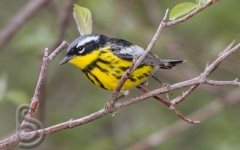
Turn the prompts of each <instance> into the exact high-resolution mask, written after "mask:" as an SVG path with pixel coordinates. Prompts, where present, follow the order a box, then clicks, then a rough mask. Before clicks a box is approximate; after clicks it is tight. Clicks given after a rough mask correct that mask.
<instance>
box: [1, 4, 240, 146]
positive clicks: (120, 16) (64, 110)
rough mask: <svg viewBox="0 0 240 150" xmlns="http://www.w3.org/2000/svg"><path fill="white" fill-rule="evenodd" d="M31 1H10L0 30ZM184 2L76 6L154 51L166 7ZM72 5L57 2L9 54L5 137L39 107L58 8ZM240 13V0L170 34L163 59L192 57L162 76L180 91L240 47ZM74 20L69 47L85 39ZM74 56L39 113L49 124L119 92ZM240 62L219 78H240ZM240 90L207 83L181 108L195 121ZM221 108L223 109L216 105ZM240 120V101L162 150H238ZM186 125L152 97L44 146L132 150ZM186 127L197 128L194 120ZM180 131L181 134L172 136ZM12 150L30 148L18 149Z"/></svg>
mask: <svg viewBox="0 0 240 150" xmlns="http://www.w3.org/2000/svg"><path fill="white" fill-rule="evenodd" d="M28 2H29V1H26V0H18V1H15V0H1V1H0V19H1V21H0V31H1V30H3V29H4V28H5V27H6V26H7V25H8V23H9V22H10V21H11V19H12V18H13V17H14V16H15V15H16V14H17V13H18V12H19V10H20V9H22V8H23V7H24V5H26V3H28ZM182 2H185V1H183V0H175V1H157V0H121V1H119V0H104V1H102V0H91V1H90V0H76V1H75V2H74V3H76V4H78V5H81V6H83V7H87V8H89V9H90V11H91V12H92V17H93V33H99V34H104V35H107V36H110V37H117V38H123V39H125V40H127V41H130V42H132V43H134V44H137V45H139V46H141V47H143V48H146V47H147V45H148V43H149V42H150V41H151V38H152V37H153V35H154V33H155V32H156V30H157V27H158V25H159V23H160V21H161V20H162V18H163V15H164V13H165V11H166V9H167V8H169V9H171V8H173V7H174V6H175V5H177V4H179V3H182ZM192 2H195V1H194V0H192ZM65 3H67V1H63V0H54V1H50V2H49V3H48V4H47V5H45V6H44V7H42V8H41V10H40V11H38V12H37V13H36V14H35V15H34V16H33V17H32V18H30V19H29V20H28V21H27V22H24V24H23V26H22V27H21V28H20V29H19V30H18V31H17V32H16V33H15V34H14V36H13V37H12V39H11V40H9V41H8V43H6V45H5V46H3V47H1V48H0V89H5V90H1V92H0V122H1V123H0V139H1V140H2V139H4V138H5V137H8V136H9V135H11V134H13V133H14V132H15V130H16V129H15V128H16V115H15V112H16V109H17V107H18V106H19V105H20V104H29V103H30V99H31V97H32V96H33V92H34V90H35V86H36V82H37V79H38V74H39V69H40V64H41V60H42V58H41V56H42V54H43V51H44V48H46V47H52V45H53V44H54V43H55V41H56V40H57V39H58V35H59V14H60V13H59V12H58V11H60V12H62V11H64V9H63V5H65ZM239 6H240V3H239V0H231V1H224V0H222V1H220V2H218V3H216V4H214V5H213V6H211V7H209V8H207V9H205V10H204V11H202V12H201V13H199V14H197V15H196V16H194V17H193V18H192V19H190V20H188V21H186V22H184V23H181V24H179V25H175V26H172V27H169V28H165V29H164V31H163V33H162V34H161V36H160V38H159V40H158V42H157V43H156V45H155V47H154V48H153V50H152V52H154V53H155V54H157V55H158V56H159V57H161V58H170V59H185V60H187V62H186V63H184V64H182V65H179V66H178V67H177V68H176V69H174V70H159V71H158V72H157V73H156V74H155V76H157V77H158V78H159V79H160V80H161V81H163V82H165V83H170V84H174V83H177V82H181V81H184V80H188V79H191V78H194V77H196V76H198V75H199V74H200V73H201V72H203V70H204V68H205V66H206V64H207V63H211V62H212V61H213V60H215V59H216V58H217V56H218V54H219V53H220V52H221V51H223V50H224V48H225V47H227V45H229V44H230V43H231V42H232V41H233V40H234V39H236V43H239V42H240V40H239V39H240V19H239V18H240V13H239V12H240V10H239ZM60 15H61V14H60ZM70 17H71V18H70V19H69V21H68V25H67V27H66V31H63V33H64V40H66V41H68V42H71V41H72V40H74V39H75V38H76V37H78V36H79V32H78V30H77V26H76V24H75V21H74V19H73V17H72V15H71V14H70ZM64 56H65V51H64V52H61V53H60V54H59V55H58V56H57V57H56V58H55V59H54V60H53V61H52V62H51V64H50V65H49V67H48V70H47V75H46V81H45V84H46V86H45V89H44V90H43V94H42V95H41V97H42V99H41V101H40V107H39V108H38V112H37V114H36V115H35V118H37V119H39V120H41V121H42V122H43V123H44V126H45V127H49V126H52V125H55V124H58V123H62V122H65V121H68V120H70V119H77V118H81V117H83V116H86V115H88V114H91V113H93V112H95V111H98V110H100V109H102V108H103V106H104V104H105V103H106V102H107V101H108V100H109V99H110V97H111V91H106V90H103V89H100V88H98V87H96V86H94V85H93V84H92V83H91V82H89V81H88V80H86V78H85V77H84V76H83V74H82V73H81V71H80V70H79V69H78V68H76V67H75V66H73V65H70V64H66V65H63V66H59V65H58V64H59V62H60V61H61V59H62V58H63V57H64ZM239 58H240V52H237V53H236V54H234V55H233V56H231V57H230V58H228V59H227V60H226V61H224V62H223V63H222V64H221V65H220V66H219V68H218V69H217V70H216V71H215V72H214V73H213V74H212V75H211V76H210V77H209V78H211V79H215V80H234V79H235V78H239V75H240V65H239ZM4 87H5V88H4ZM146 87H147V88H148V89H156V88H159V87H161V85H160V84H158V83H156V82H155V81H154V80H153V79H150V81H149V84H148V86H146ZM184 90H187V88H186V89H181V90H178V91H173V95H172V96H170V99H174V98H175V97H177V96H179V94H181V93H182V91H184ZM234 90H239V88H237V87H214V86H209V85H201V86H200V87H198V88H197V89H196V90H195V91H194V92H193V93H192V94H191V95H190V96H189V97H188V98H187V99H186V100H185V101H183V102H182V103H180V104H179V105H177V106H176V107H177V109H178V110H180V112H182V113H183V114H184V115H188V114H191V113H193V112H194V111H196V110H197V109H199V108H201V107H203V106H207V105H209V104H210V103H211V102H213V101H215V100H216V99H220V101H224V100H228V99H229V97H228V96H226V94H228V93H229V92H231V91H234ZM139 94H141V91H139V90H137V89H133V90H131V94H130V95H129V96H128V97H126V99H127V98H131V97H133V96H136V95H139ZM162 97H165V95H162ZM212 109H215V106H213V108H212ZM239 114H240V105H239V102H238V103H236V104H234V105H231V106H229V107H226V108H224V109H223V110H222V111H219V112H217V113H216V114H214V115H211V114H210V113H209V118H208V119H206V120H200V121H202V122H201V124H200V125H190V127H191V128H189V129H188V130H186V131H184V132H181V133H179V134H177V135H175V136H174V137H171V138H170V139H168V140H167V141H164V142H163V143H162V144H160V145H157V146H156V147H154V148H152V149H154V150H158V149H168V150H176V149H194V150H207V149H211V150H237V149H239V147H240V137H239V135H240V130H239V126H240V118H239ZM198 115H199V116H201V115H208V113H207V112H206V113H205V114H198ZM207 117H208V116H207ZM191 119H195V120H198V119H199V118H191ZM179 121H180V122H183V121H182V120H180V118H179V117H177V116H176V115H175V114H174V113H173V112H172V111H171V110H169V109H168V108H167V107H166V106H165V105H163V104H161V103H159V102H157V101H155V100H154V99H152V98H150V99H148V100H145V101H142V102H140V103H137V104H134V105H130V106H128V107H125V108H122V109H120V110H118V114H117V115H116V116H114V117H112V116H111V115H107V116H105V117H103V118H101V119H98V120H96V121H93V122H91V123H88V124H86V125H83V126H80V127H76V128H73V129H67V130H64V131H60V132H56V133H54V134H50V135H47V136H46V138H45V140H44V142H43V143H42V144H41V145H40V146H39V147H37V148H34V149H38V150H41V149H51V150H55V149H56V150H65V149H72V150H75V149H84V150H95V149H101V150H115V149H116V150H121V149H127V148H128V147H130V146H131V145H133V144H134V143H136V142H138V141H140V140H142V139H145V138H147V137H148V136H150V135H151V134H154V133H155V132H158V131H161V130H163V129H166V128H168V127H170V126H171V125H172V124H174V123H175V122H179ZM183 126H189V124H187V123H184V124H183ZM179 128H182V127H179ZM176 131H177V130H172V132H170V133H169V135H171V133H175V132H176ZM7 149H14V150H16V149H20V148H18V146H17V144H15V145H13V146H11V147H8V148H7Z"/></svg>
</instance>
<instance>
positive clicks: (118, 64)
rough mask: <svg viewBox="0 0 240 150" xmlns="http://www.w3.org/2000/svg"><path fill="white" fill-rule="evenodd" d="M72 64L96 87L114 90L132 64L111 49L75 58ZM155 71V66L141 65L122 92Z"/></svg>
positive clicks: (125, 84) (71, 61) (107, 48)
mask: <svg viewBox="0 0 240 150" xmlns="http://www.w3.org/2000/svg"><path fill="white" fill-rule="evenodd" d="M69 62H70V63H72V64H74V65H76V66H77V67H79V68H80V69H81V70H82V71H83V73H84V74H85V76H86V77H87V78H88V79H89V80H91V81H92V82H93V83H94V84H95V85H97V86H99V87H102V88H104V89H107V90H114V89H115V88H116V86H117V84H118V82H119V80H120V78H121V77H122V75H123V73H124V72H125V71H126V70H127V69H128V68H129V67H130V66H131V64H132V62H130V61H126V60H123V59H121V58H119V57H117V56H116V55H114V54H113V53H112V52H111V50H110V48H109V47H106V48H101V49H99V50H94V51H92V52H91V53H88V54H86V55H83V56H80V55H79V56H75V57H74V58H73V59H72V60H70V61H69ZM152 70H153V66H150V65H140V66H139V67H138V68H137V69H136V70H135V71H134V72H133V73H132V74H131V76H130V77H129V78H128V79H127V80H126V82H125V83H124V85H123V87H122V90H128V89H130V88H132V87H135V86H137V85H139V84H140V83H142V82H144V81H145V80H146V79H147V78H148V76H149V75H150V73H151V72H152Z"/></svg>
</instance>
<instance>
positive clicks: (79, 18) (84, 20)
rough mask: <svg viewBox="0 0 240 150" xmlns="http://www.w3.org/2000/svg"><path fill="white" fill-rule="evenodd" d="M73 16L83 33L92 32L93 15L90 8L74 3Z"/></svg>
mask: <svg viewBox="0 0 240 150" xmlns="http://www.w3.org/2000/svg"><path fill="white" fill-rule="evenodd" d="M73 10H74V11H73V17H74V19H75V21H76V23H77V26H78V31H79V32H80V34H81V35H85V34H91V33H92V15H91V12H90V10H89V9H87V8H84V7H81V6H78V5H76V4H74V7H73Z"/></svg>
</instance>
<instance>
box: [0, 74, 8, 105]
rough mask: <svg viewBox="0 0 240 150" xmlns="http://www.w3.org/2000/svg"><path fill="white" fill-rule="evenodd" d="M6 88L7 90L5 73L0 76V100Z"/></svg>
mask: <svg viewBox="0 0 240 150" xmlns="http://www.w3.org/2000/svg"><path fill="white" fill-rule="evenodd" d="M6 90H7V75H6V74H2V75H1V76H0V102H1V101H2V100H3V97H4V95H5V93H6Z"/></svg>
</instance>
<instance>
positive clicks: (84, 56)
mask: <svg viewBox="0 0 240 150" xmlns="http://www.w3.org/2000/svg"><path fill="white" fill-rule="evenodd" d="M143 53H144V49H143V48H141V47H139V46H137V45H134V44H132V43H130V42H128V41H125V40H123V39H117V38H109V37H107V36H104V35H100V34H86V35H83V36H80V37H78V38H77V39H75V40H74V41H73V42H72V43H71V44H70V45H69V47H68V49H67V53H66V57H65V58H64V59H63V60H62V61H61V62H60V65H63V64H65V63H67V62H69V63H71V64H73V65H75V66H77V67H79V68H80V69H81V70H82V72H83V73H84V75H85V76H86V77H87V78H88V79H89V80H90V81H91V82H92V83H93V84H95V85H97V86H99V87H101V88H103V89H107V90H114V89H115V88H116V86H117V85H118V82H119V81H120V79H121V77H122V75H123V74H124V72H125V71H126V70H127V69H128V68H129V67H130V66H131V64H132V61H133V58H134V57H135V56H137V57H139V56H141V55H142V54H143ZM183 62H184V61H183V60H169V59H159V58H158V57H157V56H156V55H155V54H153V53H149V54H148V55H147V57H146V58H145V59H144V60H143V61H142V63H141V64H140V65H139V66H138V67H137V68H136V69H135V70H134V71H133V72H132V74H131V75H130V77H129V78H128V79H127V80H126V82H125V83H124V85H123V86H122V88H121V92H122V93H128V90H129V89H131V88H133V87H136V86H137V85H139V84H141V83H143V82H145V81H146V80H147V79H148V77H149V76H151V75H152V74H153V73H154V72H155V71H156V70H158V69H159V68H161V69H172V68H174V67H175V66H176V65H177V64H181V63H183Z"/></svg>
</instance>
